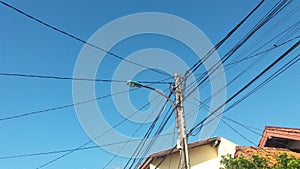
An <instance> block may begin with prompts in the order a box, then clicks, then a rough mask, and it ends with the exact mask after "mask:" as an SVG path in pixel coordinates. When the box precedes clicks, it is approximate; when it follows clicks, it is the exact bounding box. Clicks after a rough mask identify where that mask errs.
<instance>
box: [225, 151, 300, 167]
mask: <svg viewBox="0 0 300 169" xmlns="http://www.w3.org/2000/svg"><path fill="white" fill-rule="evenodd" d="M276 160H277V163H278V164H277V165H275V166H269V165H268V163H267V161H268V159H266V158H263V157H259V156H258V155H252V158H246V157H243V156H241V157H238V158H233V157H231V155H229V154H227V155H226V156H222V160H221V164H222V167H221V168H220V169H300V159H296V158H295V157H293V156H288V155H286V154H278V155H277V158H276Z"/></svg>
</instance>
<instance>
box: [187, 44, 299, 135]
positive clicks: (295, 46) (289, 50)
mask: <svg viewBox="0 0 300 169" xmlns="http://www.w3.org/2000/svg"><path fill="white" fill-rule="evenodd" d="M299 45H300V41H298V42H297V43H295V44H294V45H293V46H292V47H290V48H289V49H288V50H287V51H286V52H284V53H283V54H282V55H281V56H280V57H278V58H277V59H276V60H275V61H273V62H272V63H271V64H270V65H269V66H268V67H267V68H265V69H264V70H263V71H262V72H260V73H259V74H258V75H257V76H256V77H255V78H253V79H252V80H251V81H250V82H248V83H247V84H246V85H245V86H244V87H242V88H241V89H240V90H238V91H237V92H236V93H235V94H234V95H232V96H231V97H230V98H229V99H228V100H226V101H225V102H224V103H223V104H222V105H220V106H219V107H218V108H217V109H215V110H214V111H213V112H212V113H211V114H210V115H208V116H207V117H205V118H204V119H203V120H202V121H201V122H199V123H197V124H196V125H195V126H194V127H193V128H192V129H191V130H190V132H189V134H191V133H192V132H193V131H194V130H195V129H196V128H198V127H199V126H200V128H201V126H202V124H203V123H204V122H205V121H206V120H207V119H208V118H210V117H211V116H212V115H214V114H215V113H216V112H217V111H219V110H220V109H221V108H222V107H223V106H225V105H226V104H228V103H229V102H230V101H232V100H233V99H234V98H235V97H237V96H238V95H239V94H240V93H242V92H243V91H244V90H246V89H247V88H248V87H249V86H250V85H251V84H253V83H254V82H255V81H256V80H257V79H259V78H260V77H261V76H262V75H263V74H265V73H266V72H268V71H269V70H270V69H271V68H272V67H273V66H275V65H276V64H277V63H278V62H279V61H281V60H282V59H283V58H285V57H286V56H287V55H288V54H289V53H290V52H292V51H293V50H294V49H295V48H297V47H298V46H299ZM224 112H225V111H224Z"/></svg>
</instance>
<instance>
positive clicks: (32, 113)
mask: <svg viewBox="0 0 300 169" xmlns="http://www.w3.org/2000/svg"><path fill="white" fill-rule="evenodd" d="M136 89H137V88H134V89H129V90H124V91H121V92H117V93H113V94H108V95H104V96H101V97H97V98H95V99H90V100H86V101H82V102H78V103H73V104H68V105H63V106H58V107H53V108H48V109H43V110H37V111H32V112H28V113H23V114H18V115H14V116H9V117H3V118H0V122H1V121H7V120H12V119H17V118H21V117H26V116H31V115H36V114H40V113H45V112H50V111H54V110H60V109H65V108H69V107H73V106H76V105H81V104H85V103H89V102H93V101H96V100H101V99H105V98H108V97H111V96H115V95H118V94H122V93H127V92H129V91H133V90H136Z"/></svg>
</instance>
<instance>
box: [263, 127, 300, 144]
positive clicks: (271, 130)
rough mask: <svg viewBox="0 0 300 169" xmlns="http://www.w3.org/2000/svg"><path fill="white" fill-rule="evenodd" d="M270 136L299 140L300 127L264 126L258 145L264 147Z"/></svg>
mask: <svg viewBox="0 0 300 169" xmlns="http://www.w3.org/2000/svg"><path fill="white" fill-rule="evenodd" d="M272 138H283V139H289V140H298V141H300V129H297V128H285V127H274V126H266V127H265V130H264V132H263V135H262V138H261V140H260V141H259V145H258V146H259V147H266V146H267V142H268V140H269V139H272Z"/></svg>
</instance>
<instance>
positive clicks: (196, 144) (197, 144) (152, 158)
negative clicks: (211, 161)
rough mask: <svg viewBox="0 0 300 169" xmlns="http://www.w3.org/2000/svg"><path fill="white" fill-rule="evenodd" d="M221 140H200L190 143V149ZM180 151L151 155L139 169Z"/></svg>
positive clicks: (170, 150) (215, 138)
mask: <svg viewBox="0 0 300 169" xmlns="http://www.w3.org/2000/svg"><path fill="white" fill-rule="evenodd" d="M220 140H221V137H214V138H209V139H206V140H200V141H197V142H193V143H189V144H188V147H189V149H193V148H196V147H199V146H203V145H207V144H212V143H215V142H216V141H220ZM178 151H179V150H178V149H174V150H173V151H172V149H167V150H163V151H160V152H157V153H154V154H152V155H150V156H149V157H147V159H146V160H145V162H144V163H143V164H142V165H141V166H140V167H139V168H145V167H146V166H148V165H149V164H150V163H151V161H153V160H154V159H156V158H160V157H164V156H166V155H169V154H173V153H177V152H178Z"/></svg>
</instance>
